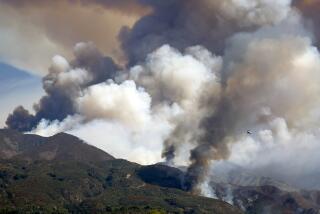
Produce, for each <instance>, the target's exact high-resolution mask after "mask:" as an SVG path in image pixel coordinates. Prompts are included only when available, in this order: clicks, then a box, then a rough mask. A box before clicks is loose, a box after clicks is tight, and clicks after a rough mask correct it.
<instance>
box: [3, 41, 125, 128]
mask: <svg viewBox="0 0 320 214" xmlns="http://www.w3.org/2000/svg"><path fill="white" fill-rule="evenodd" d="M74 55H75V59H74V60H73V61H72V62H71V63H70V65H69V64H68V62H67V61H66V60H65V59H64V58H62V57H59V56H56V57H55V58H54V60H53V61H54V62H53V65H52V67H51V68H50V69H49V74H48V75H47V76H45V77H44V78H43V89H44V90H45V92H46V95H45V96H44V97H42V98H41V99H40V101H39V103H36V104H35V105H34V111H35V114H34V115H32V114H30V113H29V112H28V111H27V110H25V109H24V108H23V107H21V106H20V107H17V108H16V109H15V110H14V112H13V113H12V114H10V115H9V116H8V118H7V121H6V124H7V126H8V128H10V129H16V130H19V131H31V130H32V128H34V127H35V126H36V125H37V124H38V123H39V122H40V121H41V120H42V119H45V120H49V121H53V120H58V121H62V120H63V119H65V118H66V117H67V116H68V115H73V114H74V113H75V106H74V97H75V96H77V95H78V93H79V91H80V89H81V88H85V87H88V86H90V85H93V84H97V83H100V82H104V81H106V80H108V79H112V78H114V76H115V74H116V71H117V70H119V69H120V68H119V67H118V66H117V65H116V64H115V63H114V62H113V60H112V58H110V57H105V56H103V55H102V54H101V53H100V52H99V51H98V50H97V48H96V47H95V46H94V45H93V44H92V43H79V44H77V45H76V47H75V50H74ZM82 69H83V70H82ZM65 70H69V71H71V72H70V75H69V76H66V75H64V71H65ZM79 75H80V76H81V78H83V79H78V77H77V76H79Z"/></svg>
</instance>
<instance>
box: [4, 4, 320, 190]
mask: <svg viewBox="0 0 320 214" xmlns="http://www.w3.org/2000/svg"><path fill="white" fill-rule="evenodd" d="M10 2H11V3H10V4H11V5H15V6H16V7H17V6H18V7H19V8H28V4H27V3H25V4H23V1H19V3H21V4H19V5H16V4H14V2H13V1H10ZM72 2H73V1H72ZM48 4H51V3H48ZM52 4H54V3H52ZM68 4H70V2H69V3H68ZM73 4H76V5H88V7H89V6H90V7H91V6H92V5H94V6H97V5H100V6H101V5H102V6H103V8H107V10H108V9H109V8H111V9H113V8H114V9H115V10H116V11H123V12H124V13H126V12H127V11H128V10H129V9H133V11H131V13H133V14H135V15H136V14H139V15H141V13H143V12H144V11H145V10H146V9H145V8H148V9H147V10H149V13H145V14H143V15H141V16H142V17H141V18H140V19H138V20H137V21H136V22H135V23H134V24H133V25H132V27H123V28H122V30H121V32H120V34H119V39H120V41H119V42H120V44H121V47H122V50H123V51H124V54H125V57H126V59H127V60H128V64H127V67H124V68H123V67H121V66H119V65H117V63H115V62H114V61H113V60H112V58H110V57H105V56H104V54H103V53H101V52H100V51H99V50H98V48H97V47H96V46H95V45H94V44H93V43H79V44H77V45H76V46H75V48H74V58H75V59H74V60H69V61H68V60H67V59H65V58H64V57H61V56H56V57H54V58H53V62H52V66H51V67H50V69H49V74H48V75H47V76H46V77H45V78H44V79H43V85H44V89H45V91H46V93H47V95H46V96H44V97H43V98H42V99H41V100H40V101H39V102H38V103H37V104H36V105H35V111H36V114H35V115H31V114H30V113H28V112H27V111H25V110H24V109H23V108H22V107H18V108H17V109H16V110H15V111H14V112H13V114H12V115H10V116H9V117H8V120H7V125H8V127H9V128H13V129H18V130H20V131H32V132H34V133H39V134H44V135H50V134H54V133H56V132H60V131H71V132H72V131H75V132H77V130H79V129H81V127H100V128H97V129H100V130H111V131H110V132H109V133H107V134H105V132H103V133H104V135H108V136H104V137H110V138H111V139H113V140H114V139H116V140H118V141H117V143H119V144H121V143H123V142H125V143H124V144H125V145H135V146H137V147H139V143H138V141H140V143H141V145H143V144H148V143H149V144H152V143H151V142H152V141H155V142H157V143H159V142H160V144H161V145H163V146H162V148H161V149H163V152H162V155H163V158H164V160H165V161H167V162H168V164H177V160H178V159H179V153H180V154H181V153H182V152H181V151H183V150H184V149H187V150H188V153H189V156H188V157H187V159H188V160H186V163H187V164H188V165H189V168H188V172H187V177H186V183H185V184H184V185H185V188H186V189H188V190H197V188H199V186H200V184H201V183H203V182H205V180H206V179H207V176H208V170H209V166H210V164H212V162H213V161H217V160H224V159H228V158H229V157H233V156H232V155H233V154H232V151H233V150H232V149H230V148H231V147H232V145H235V144H236V143H238V144H240V145H242V144H244V145H247V144H246V143H247V142H248V141H250V142H253V144H255V145H260V144H259V143H260V142H265V143H269V144H272V145H274V144H276V145H281V146H284V147H285V148H287V147H289V146H288V144H289V143H288V142H294V141H292V139H293V138H294V136H299V137H301V138H302V139H304V137H305V136H307V135H308V134H309V133H312V134H313V135H315V136H317V127H319V125H320V124H319V122H318V121H319V120H318V119H319V116H320V113H319V112H318V107H319V106H320V98H319V94H320V87H319V84H318V83H319V81H320V73H319V70H320V55H319V51H318V49H317V47H316V46H315V45H316V44H315V42H314V38H317V35H315V37H314V36H313V35H312V32H310V25H309V24H307V23H308V20H307V19H306V18H305V17H304V16H303V15H304V14H306V13H308V12H307V11H309V10H311V8H309V6H308V4H307V1H304V2H302V3H301V2H300V3H299V2H298V3H297V2H295V5H296V7H298V8H300V9H301V11H302V12H301V11H299V10H298V9H297V8H296V7H293V6H292V2H291V1H290V0H243V1H237V0H225V1H220V0H203V1H198V0H155V1H144V0H139V1H138V0H137V1H122V2H119V3H118V1H94V3H92V1H90V2H89V1H74V2H73ZM133 5H134V6H133ZM46 6H47V4H43V5H42V4H40V6H39V7H40V8H41V7H46ZM308 14H309V15H310V17H312V19H314V20H316V19H317V15H316V14H315V13H314V14H313V13H308ZM49 17H50V18H49V19H48V20H49V22H50V21H51V15H49ZM55 18H56V17H55ZM48 20H47V21H46V23H47V22H48ZM80 24H81V23H80V22H79V25H80ZM54 29H60V28H59V27H55V28H54ZM313 29H314V30H315V32H317V30H316V29H317V26H316V25H313ZM49 31H50V30H49ZM97 32H100V31H97ZM55 38H57V37H55ZM107 40H108V39H106V41H107ZM61 41H63V38H62V39H61ZM98 47H100V45H99V42H98ZM102 49H103V46H102ZM101 126H102V127H103V128H101ZM79 127H80V128H79ZM248 130H249V132H248ZM251 132H252V133H253V134H252V136H251V135H250V136H248V133H251ZM119 133H120V134H119ZM150 136H151V137H150ZM119 139H120V140H119ZM303 142H304V141H303ZM115 144H116V143H115ZM249 145H250V144H249ZM115 147H116V146H115ZM244 147H246V146H244ZM252 147H254V146H251V147H250V148H247V150H248V151H251V150H250V149H252ZM254 148H255V147H254ZM276 148H277V147H276ZM158 150H159V149H158ZM247 150H245V152H246V151H247ZM256 150H259V148H256ZM139 151H140V150H139ZM245 152H244V153H245ZM254 152H255V150H254V151H253V153H254ZM160 153H161V152H160ZM140 154H143V152H140ZM157 155H159V151H158V153H157Z"/></svg>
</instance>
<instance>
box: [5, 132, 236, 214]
mask: <svg viewBox="0 0 320 214" xmlns="http://www.w3.org/2000/svg"><path fill="white" fill-rule="evenodd" d="M0 151H1V156H0V157H2V158H0V208H1V209H0V213H8V212H18V213H19V212H20V213H25V212H28V211H29V212H34V211H43V212H45V213H47V212H48V213H52V212H55V213H68V212H72V213H208V214H209V213H210V214H214V213H217V214H220V213H221V214H223V213H227V214H233V213H241V211H239V210H238V209H237V208H235V207H233V206H231V205H229V204H227V203H225V202H222V201H219V200H214V199H209V198H204V197H199V196H195V195H193V194H191V193H188V192H184V191H182V190H180V189H179V188H174V187H175V186H168V185H162V184H161V183H158V184H156V183H152V182H149V181H147V180H145V179H144V177H143V176H141V174H143V173H142V172H145V170H146V169H147V168H146V167H143V166H140V165H138V164H135V163H130V162H128V161H125V160H118V159H114V158H113V157H112V156H110V155H108V154H107V153H104V152H103V151H101V150H98V149H96V148H94V147H91V146H89V145H87V144H85V143H83V142H82V141H81V140H79V139H78V138H75V137H73V136H70V135H67V134H59V135H56V136H53V137H51V138H42V137H39V136H35V135H22V134H20V133H18V132H14V131H10V130H1V131H0ZM3 154H5V155H3ZM164 179H166V178H165V177H164ZM168 183H170V182H168Z"/></svg>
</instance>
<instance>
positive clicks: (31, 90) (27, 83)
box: [0, 62, 44, 127]
mask: <svg viewBox="0 0 320 214" xmlns="http://www.w3.org/2000/svg"><path fill="white" fill-rule="evenodd" d="M43 93H44V92H43V90H42V88H41V77H39V76H35V75H32V74H30V73H29V72H26V71H24V70H20V69H18V68H15V67H14V66H11V65H8V64H6V63H2V62H0V109H1V112H0V127H3V126H4V125H5V120H6V117H7V115H8V113H10V112H12V110H13V109H14V108H15V107H16V106H18V105H24V106H25V107H26V108H28V109H30V110H32V105H33V103H35V102H36V101H37V100H38V99H39V98H40V97H41V96H42V95H43Z"/></svg>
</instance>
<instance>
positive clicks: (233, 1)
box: [205, 0, 291, 26]
mask: <svg viewBox="0 0 320 214" xmlns="http://www.w3.org/2000/svg"><path fill="white" fill-rule="evenodd" d="M205 1H206V4H207V5H209V6H212V8H213V9H214V10H216V11H218V14H219V15H221V16H222V17H223V18H225V19H227V20H229V21H230V20H231V21H235V22H237V23H239V24H240V25H243V26H252V25H259V26H260V25H265V24H275V23H278V22H280V21H282V20H283V19H285V18H286V17H287V16H288V14H289V13H290V12H291V0H224V1H220V0H205Z"/></svg>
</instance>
